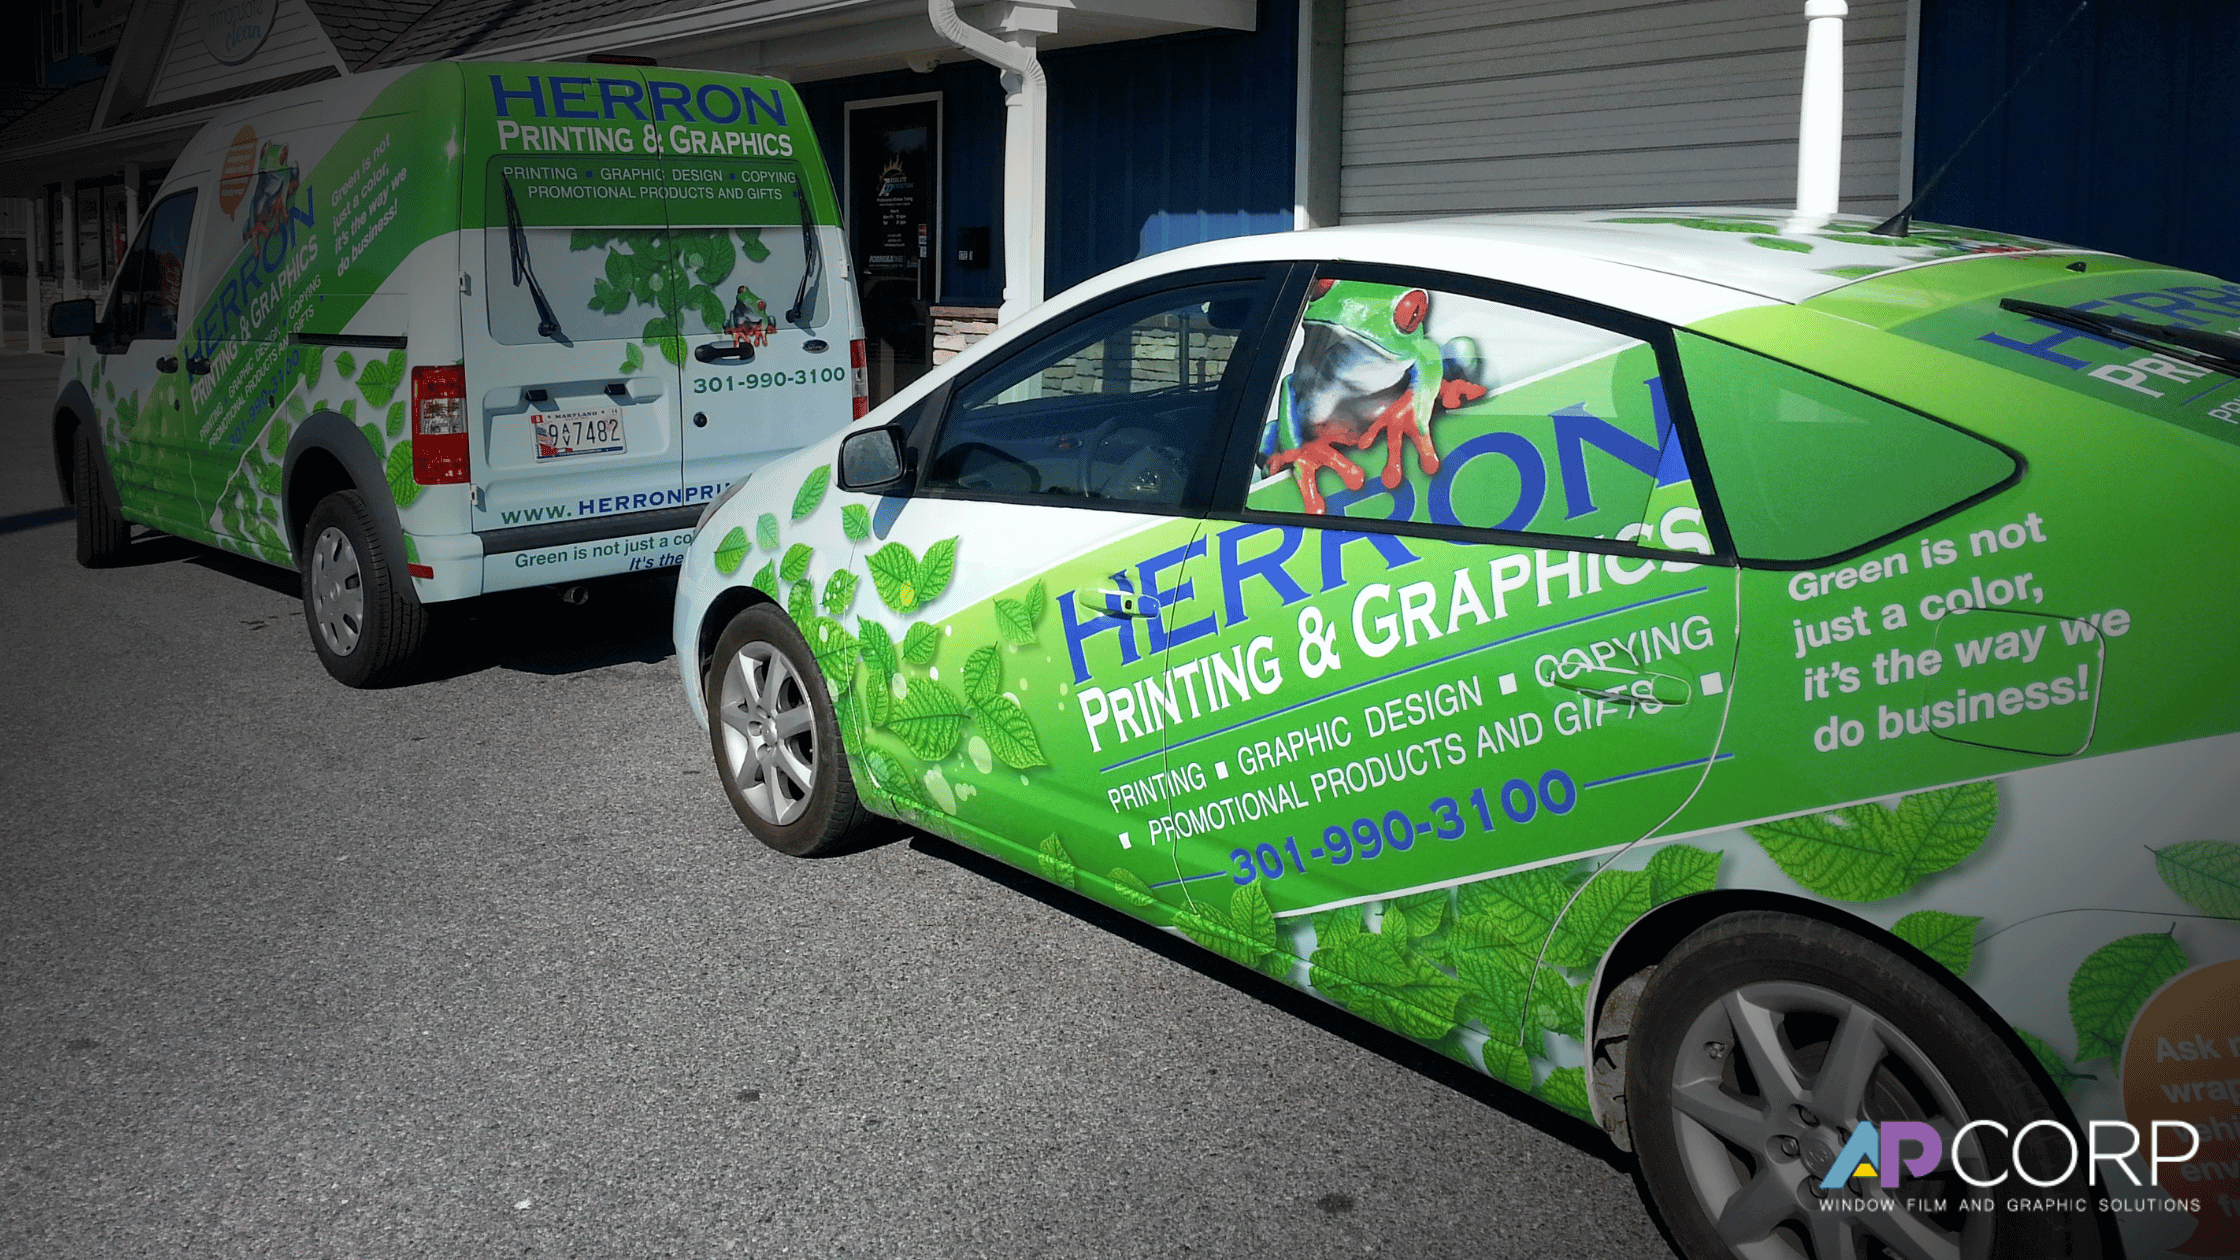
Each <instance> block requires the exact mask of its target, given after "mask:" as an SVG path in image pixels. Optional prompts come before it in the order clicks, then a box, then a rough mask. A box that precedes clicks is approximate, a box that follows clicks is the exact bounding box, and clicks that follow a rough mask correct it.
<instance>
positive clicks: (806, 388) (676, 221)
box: [647, 70, 854, 496]
mask: <svg viewBox="0 0 2240 1260" xmlns="http://www.w3.org/2000/svg"><path fill="white" fill-rule="evenodd" d="M672 78H673V79H675V80H676V82H669V81H667V80H669V79H672ZM647 79H648V89H649V92H650V93H651V94H652V96H653V97H654V99H656V100H659V101H662V103H663V106H664V108H663V119H664V125H662V126H660V127H659V128H657V132H658V135H659V139H660V141H661V143H662V145H663V147H664V148H665V149H667V151H668V152H669V153H670V154H671V158H670V175H669V223H670V231H671V237H670V243H671V247H672V248H671V258H672V260H673V265H674V267H675V268H676V271H675V274H674V278H673V280H672V281H671V283H672V284H673V285H674V286H675V287H674V289H673V292H675V293H676V294H677V295H678V299H679V300H678V301H677V303H676V315H677V321H678V322H677V334H678V337H679V341H678V343H677V344H676V345H675V346H674V347H672V348H671V357H672V360H673V361H675V362H676V363H677V364H678V372H679V378H678V389H679V396H680V398H681V400H682V405H681V407H680V409H679V410H680V412H681V414H682V415H683V416H684V417H685V424H684V427H683V431H682V442H681V448H682V454H683V474H682V475H683V479H684V485H685V492H686V494H687V495H688V496H699V495H708V494H713V493H715V492H716V491H719V490H720V489H721V488H722V487H723V486H725V485H728V484H730V483H731V482H733V481H735V480H737V479H739V478H741V477H744V476H746V475H747V474H749V473H751V472H753V471H754V470H755V469H756V468H759V467H761V466H762V465H763V464H765V463H768V462H769V461H771V460H773V459H775V458H777V457H778V456H780V455H783V454H785V453H786V452H788V451H793V450H797V449H799V448H801V447H802V446H805V445H807V444H809V443H810V442H814V441H816V440H817V439H819V438H821V437H823V436H825V435H826V434H828V433H831V432H833V431H834V430H836V429H839V428H842V427H844V426H846V425H847V424H848V423H849V422H850V421H851V420H852V419H853V408H852V400H853V397H854V391H853V388H852V384H851V379H850V371H849V357H848V356H849V353H850V349H849V340H850V338H851V336H852V332H851V329H852V326H853V323H854V307H853V304H852V302H850V301H849V300H848V289H847V286H846V284H845V283H844V282H841V281H838V280H836V279H835V278H834V275H833V273H831V272H830V271H828V270H827V268H826V267H825V265H824V262H825V254H826V251H827V250H836V249H837V248H838V245H839V237H838V234H837V224H838V212H837V207H836V205H835V203H834V201H833V198H832V195H831V184H830V182H829V180H828V179H827V177H826V175H825V171H824V165H823V163H822V161H821V160H820V159H819V156H818V152H817V147H816V140H815V137H814V135H813V134H811V133H810V131H809V128H808V125H807V123H808V120H807V119H806V117H804V116H802V109H801V106H800V103H799V101H798V100H797V99H796V98H794V97H793V96H792V94H791V92H790V91H789V90H788V89H787V88H786V86H785V85H784V84H782V83H779V82H777V81H775V80H764V79H750V78H742V77H740V76H734V75H721V76H718V75H702V74H693V73H691V72H689V71H672V70H654V71H648V72H647ZM680 118H682V119H689V120H690V121H689V122H687V121H679V119H680ZM820 233H827V234H829V239H824V240H820Z"/></svg>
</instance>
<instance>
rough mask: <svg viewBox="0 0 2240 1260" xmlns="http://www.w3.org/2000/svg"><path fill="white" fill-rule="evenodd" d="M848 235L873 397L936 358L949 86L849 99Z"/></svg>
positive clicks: (883, 396)
mask: <svg viewBox="0 0 2240 1260" xmlns="http://www.w3.org/2000/svg"><path fill="white" fill-rule="evenodd" d="M847 143H848V152H847V170H848V177H847V201H848V242H849V249H850V250H851V251H852V252H853V253H854V255H855V258H854V261H855V272H856V284H857V292H858V293H860V294H861V295H862V299H863V335H864V341H865V343H866V345H865V354H866V358H865V367H866V368H867V369H868V371H869V374H870V387H871V402H872V405H873V406H877V405H878V404H879V403H882V402H884V401H886V400H887V399H888V398H890V397H892V396H893V395H894V394H895V392H896V391H898V390H900V389H901V388H902V387H903V386H905V385H908V384H909V383H910V382H912V381H914V380H916V379H918V378H919V377H920V376H923V375H925V373H926V371H927V370H928V369H930V368H931V367H932V366H933V320H932V318H931V307H932V304H933V299H934V294H935V291H936V289H937V288H938V287H939V282H940V275H939V268H938V262H937V258H938V255H937V253H936V251H935V245H936V242H937V241H938V239H939V237H940V235H941V224H940V210H941V96H940V94H939V93H933V94H930V95H927V96H922V97H904V98H901V99H888V100H880V101H852V102H850V103H849V105H848V141H847Z"/></svg>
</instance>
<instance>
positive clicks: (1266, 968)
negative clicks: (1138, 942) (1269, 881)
mask: <svg viewBox="0 0 2240 1260" xmlns="http://www.w3.org/2000/svg"><path fill="white" fill-rule="evenodd" d="M1253 888H1254V886H1253V885H1249V884H1248V885H1246V886H1245V887H1244V888H1240V889H1238V890H1237V893H1238V896H1237V897H1236V898H1235V899H1233V900H1232V901H1231V907H1230V909H1228V910H1223V909H1222V908H1221V907H1219V906H1216V905H1213V904H1211V903H1210V902H1202V901H1201V902H1198V903H1196V904H1195V905H1193V906H1192V907H1191V908H1190V909H1188V910H1185V911H1183V912H1182V913H1181V914H1178V915H1176V916H1175V921H1174V925H1175V927H1176V928H1177V929H1179V930H1180V931H1181V932H1182V934H1183V935H1184V936H1187V937H1189V938H1190V939H1191V940H1193V941H1196V942H1197V943H1198V944H1200V945H1203V946H1205V947H1206V948H1207V949H1210V950H1212V951H1213V952H1214V953H1216V954H1219V955H1221V956H1222V957H1223V958H1226V959H1228V960H1229V961H1230V962H1233V963H1239V964H1242V965H1244V966H1247V967H1251V968H1253V969H1255V970H1257V971H1263V972H1267V973H1268V974H1270V975H1275V976H1281V975H1282V974H1283V973H1284V972H1285V971H1288V970H1289V969H1290V968H1289V965H1288V963H1286V962H1285V961H1284V960H1283V959H1282V957H1281V953H1280V951H1279V950H1278V949H1277V948H1276V942H1275V929H1274V919H1273V917H1272V916H1271V917H1270V918H1269V919H1268V922H1267V931H1266V935H1265V937H1263V936H1261V935H1259V934H1258V930H1257V929H1258V927H1259V924H1257V923H1256V922H1253V921H1251V919H1250V916H1251V914H1252V907H1251V906H1250V905H1249V904H1248V903H1246V902H1245V900H1244V897H1243V894H1244V893H1246V892H1247V891H1252V890H1253ZM1266 908H1267V897H1266V895H1265V894H1262V896H1261V899H1260V909H1262V910H1265V909H1266ZM1240 910H1242V911H1243V912H1244V914H1245V915H1246V916H1247V918H1246V920H1245V921H1239V919H1238V911H1240Z"/></svg>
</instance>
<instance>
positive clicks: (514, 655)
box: [419, 569, 677, 682]
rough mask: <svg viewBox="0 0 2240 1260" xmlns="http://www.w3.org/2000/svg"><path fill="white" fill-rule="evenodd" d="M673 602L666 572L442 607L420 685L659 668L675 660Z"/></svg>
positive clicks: (670, 574)
mask: <svg viewBox="0 0 2240 1260" xmlns="http://www.w3.org/2000/svg"><path fill="white" fill-rule="evenodd" d="M676 599H677V572H676V570H674V569H663V570H658V571H655V572H652V573H626V574H620V575H618V576H615V577H606V578H597V579H594V580H592V581H588V582H583V583H579V584H577V585H574V586H570V587H562V588H553V587H543V588H539V589H534V590H525V591H503V592H500V593H498V594H495V595H485V596H483V597H482V598H480V599H475V600H468V601H464V602H463V603H460V604H454V605H445V606H443V607H442V608H441V609H440V614H441V615H440V616H439V617H438V618H437V620H436V624H435V626H434V627H433V630H434V632H435V633H436V634H438V635H439V636H441V638H440V641H439V643H438V645H437V650H436V652H435V654H434V657H433V659H431V660H430V662H429V668H428V669H427V671H425V672H424V673H423V674H422V676H421V678H420V680H419V681H422V682H439V681H441V680H443V679H446V678H457V677H459V676H461V675H464V674H474V673H480V672H481V671H483V670H486V669H510V670H516V671H519V672H521V673H526V674H575V673H581V672H583V671H585V670H592V669H604V668H606V667H608V666H610V665H624V664H645V665H653V664H658V663H660V662H662V661H666V660H668V659H669V658H670V657H672V656H675V655H676V645H675V644H674V643H672V642H671V641H670V637H669V627H670V619H671V612H672V609H673V608H674V606H675V604H676Z"/></svg>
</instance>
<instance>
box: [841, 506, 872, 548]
mask: <svg viewBox="0 0 2240 1260" xmlns="http://www.w3.org/2000/svg"><path fill="white" fill-rule="evenodd" d="M840 532H841V533H843V534H846V535H847V536H848V541H849V542H862V541H863V540H864V539H866V538H869V537H871V513H869V512H866V511H864V510H863V505H862V504H861V503H851V504H849V505H848V506H846V507H844V508H841V509H840Z"/></svg>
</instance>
